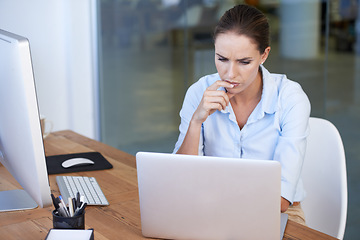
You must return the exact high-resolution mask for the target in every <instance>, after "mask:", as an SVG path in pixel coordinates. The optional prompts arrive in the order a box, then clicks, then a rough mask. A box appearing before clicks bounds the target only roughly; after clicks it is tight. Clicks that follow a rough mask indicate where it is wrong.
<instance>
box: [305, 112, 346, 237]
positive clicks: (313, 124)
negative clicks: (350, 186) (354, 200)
mask: <svg viewBox="0 0 360 240" xmlns="http://www.w3.org/2000/svg"><path fill="white" fill-rule="evenodd" d="M309 126H310V134H309V136H308V139H307V149H306V154H305V160H304V166H303V170H302V179H303V182H304V187H305V190H306V192H307V196H306V198H305V200H304V201H303V202H302V208H303V210H304V213H305V218H306V223H307V225H308V226H309V227H311V228H313V229H316V230H318V231H321V232H324V233H326V234H328V235H331V236H333V237H336V238H338V239H342V238H343V236H344V232H345V225H346V215H347V202H348V193H347V180H346V163H345V152H344V147H343V143H342V140H341V137H340V134H339V132H338V130H337V129H336V127H335V126H334V125H333V124H332V123H331V122H329V121H327V120H325V119H320V118H313V117H311V118H310V121H309Z"/></svg>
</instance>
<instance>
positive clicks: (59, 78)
mask: <svg viewBox="0 0 360 240" xmlns="http://www.w3.org/2000/svg"><path fill="white" fill-rule="evenodd" d="M95 1H96V0H76V1H73V0H47V1H45V0H32V1H29V0H1V1H0V28H1V29H4V30H6V31H10V32H14V33H16V34H18V35H22V36H25V37H27V38H28V39H29V41H30V47H31V52H32V60H33V68H34V75H35V82H36V87H37V95H38V101H39V108H40V113H41V114H43V115H45V116H46V117H47V119H49V120H51V121H52V122H53V124H54V128H53V130H55V131H56V130H64V129H70V130H73V131H75V132H78V133H80V134H83V135H85V136H88V137H90V138H97V136H96V135H97V134H96V126H97V110H96V106H97V103H96V101H97V98H96V96H97V93H96V91H97V89H96V82H97V71H96V63H95V62H96V61H97V60H96V59H97V58H96V51H94V49H95V47H94V46H96V41H95V38H94V36H95V35H96V34H94V29H95V28H94V27H93V22H95V21H96V16H94V14H93V12H95V11H94V7H95ZM0 57H1V56H0Z"/></svg>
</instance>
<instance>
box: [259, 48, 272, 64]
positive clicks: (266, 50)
mask: <svg viewBox="0 0 360 240" xmlns="http://www.w3.org/2000/svg"><path fill="white" fill-rule="evenodd" d="M270 50H271V48H270V47H267V48H265V51H264V53H263V54H262V55H261V64H264V62H265V61H266V59H267V58H268V56H269V53H270Z"/></svg>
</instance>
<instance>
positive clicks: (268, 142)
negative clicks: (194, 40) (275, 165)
mask: <svg viewBox="0 0 360 240" xmlns="http://www.w3.org/2000/svg"><path fill="white" fill-rule="evenodd" d="M269 35H270V34H269V24H268V21H267V18H266V17H265V15H264V14H263V13H261V12H260V11H259V10H257V9H256V8H254V7H250V6H247V5H238V6H235V7H233V8H232V9H230V10H228V11H227V12H226V13H225V14H224V15H223V16H222V18H221V19H220V21H219V23H218V25H217V26H216V28H215V31H214V45H215V65H216V69H217V73H215V74H212V75H207V76H204V77H202V78H201V79H200V80H199V81H198V82H196V83H194V84H193V85H192V86H191V87H190V88H189V89H188V91H187V93H186V96H185V99H184V103H183V107H182V109H181V111H180V116H181V124H180V127H179V129H180V135H179V139H178V141H177V143H176V145H175V149H174V152H175V153H179V154H193V155H198V154H201V155H209V156H222V157H234V158H247V159H269V160H275V161H279V162H280V163H281V167H282V173H281V211H282V212H286V213H288V214H289V219H292V220H294V221H297V222H300V223H302V224H305V218H304V214H303V212H302V210H301V205H300V202H301V201H302V200H303V199H304V197H305V191H304V189H303V184H302V181H301V179H300V174H301V167H302V164H303V159H304V154H305V148H306V137H307V135H308V120H309V115H310V103H309V100H308V98H307V96H306V94H305V93H304V92H303V90H302V88H301V86H300V85H299V84H297V83H295V82H293V81H291V80H289V79H287V78H286V76H285V75H280V74H271V73H270V72H269V71H268V70H267V69H266V68H265V67H264V66H263V63H264V62H265V61H266V59H267V57H268V55H269V52H270V46H269V38H270V37H269Z"/></svg>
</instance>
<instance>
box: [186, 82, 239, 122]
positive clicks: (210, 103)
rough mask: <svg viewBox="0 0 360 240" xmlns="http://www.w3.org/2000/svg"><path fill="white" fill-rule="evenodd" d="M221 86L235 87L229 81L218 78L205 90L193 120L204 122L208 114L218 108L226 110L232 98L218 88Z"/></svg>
mask: <svg viewBox="0 0 360 240" xmlns="http://www.w3.org/2000/svg"><path fill="white" fill-rule="evenodd" d="M219 87H224V88H233V87H234V86H233V85H232V84H230V83H228V82H225V81H222V80H218V81H216V82H215V83H213V84H212V85H210V86H209V87H208V88H207V89H206V90H205V92H204V95H203V97H202V99H201V102H200V104H199V106H198V108H197V109H196V111H195V112H194V115H193V117H192V121H193V122H196V123H197V124H202V123H203V122H204V121H205V120H206V119H207V117H208V116H210V115H211V114H212V113H214V112H215V111H216V110H219V111H221V110H224V109H225V108H226V106H227V105H228V104H229V102H230V99H229V96H228V95H227V93H226V92H225V91H219V90H217V89H218V88H219Z"/></svg>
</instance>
